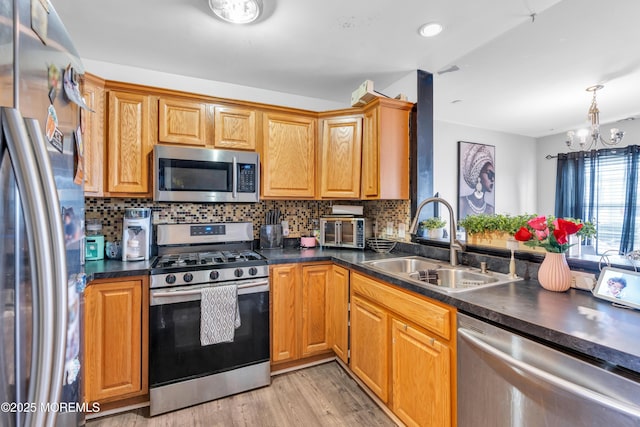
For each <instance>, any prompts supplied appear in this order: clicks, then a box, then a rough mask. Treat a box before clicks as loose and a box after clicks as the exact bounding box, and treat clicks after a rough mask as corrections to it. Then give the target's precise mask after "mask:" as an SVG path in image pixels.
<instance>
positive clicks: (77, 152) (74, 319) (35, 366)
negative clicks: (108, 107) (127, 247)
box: [0, 0, 86, 427]
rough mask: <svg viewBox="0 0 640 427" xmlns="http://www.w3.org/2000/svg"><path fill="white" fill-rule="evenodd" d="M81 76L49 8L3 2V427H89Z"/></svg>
mask: <svg viewBox="0 0 640 427" xmlns="http://www.w3.org/2000/svg"><path fill="white" fill-rule="evenodd" d="M82 73H83V67H82V63H81V61H80V59H79V56H78V54H77V53H76V51H75V49H74V47H73V45H72V43H71V40H70V39H69V36H68V34H67V32H66V29H65V28H64V25H63V24H62V22H60V19H59V18H58V16H57V14H56V12H55V10H54V7H53V6H52V5H51V4H50V3H49V2H48V1H47V0H0V107H1V109H0V116H1V121H2V132H1V133H0V203H1V204H0V405H2V407H1V408H0V426H7V427H12V426H76V425H79V424H83V423H84V416H83V410H84V409H86V408H85V407H83V405H82V402H81V399H82V386H81V384H82V367H81V364H80V361H81V355H80V350H81V348H82V346H81V333H80V332H81V331H80V319H81V316H80V304H81V302H82V292H83V290H84V285H85V278H84V277H85V276H84V269H83V259H82V257H83V237H84V221H83V218H84V199H83V178H82V164H83V162H82V140H81V136H82V135H81V129H80V125H81V111H82V110H83V108H81V105H83V102H82V100H81V99H80V95H79V90H78V84H77V80H78V76H79V75H81V74H82ZM82 113H84V111H83V112H82Z"/></svg>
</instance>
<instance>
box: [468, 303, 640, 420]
mask: <svg viewBox="0 0 640 427" xmlns="http://www.w3.org/2000/svg"><path fill="white" fill-rule="evenodd" d="M457 344H458V426H459V427H469V426H473V427H496V426H500V427H508V426H514V427H515V426H517V427H520V426H522V427H526V426H530V427H538V426H549V427H563V426H567V427H569V426H571V427H576V426H580V427H583V426H598V427H602V426H612V427H613V426H616V427H621V426H636V427H637V426H639V425H640V383H639V382H638V381H639V379H640V376H638V377H637V378H634V375H633V374H632V373H628V372H622V371H621V370H620V369H617V368H615V367H611V366H604V365H603V366H598V365H597V364H595V363H590V362H587V361H584V360H581V359H578V358H576V357H574V356H572V355H569V354H566V353H563V352H561V351H558V350H555V349H552V348H551V347H548V346H545V345H542V344H540V343H537V342H535V341H532V340H530V339H527V338H524V337H522V336H520V335H517V334H514V333H512V332H509V331H507V330H505V329H502V328H498V327H496V326H493V325H490V324H489V323H486V322H483V321H480V320H477V319H475V318H472V317H470V316H466V315H464V314H458V338H457Z"/></svg>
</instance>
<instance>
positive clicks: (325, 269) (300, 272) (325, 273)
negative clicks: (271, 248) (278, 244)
mask: <svg viewBox="0 0 640 427" xmlns="http://www.w3.org/2000/svg"><path fill="white" fill-rule="evenodd" d="M331 267H332V266H331V264H330V263H319V264H281V265H274V266H271V267H270V277H271V364H272V365H276V364H278V363H283V362H294V361H297V360H300V359H304V358H308V357H312V356H316V355H322V354H330V352H331V347H330V345H329V335H328V323H327V301H326V299H327V287H328V285H329V279H330V272H331Z"/></svg>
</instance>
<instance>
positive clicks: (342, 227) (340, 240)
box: [320, 217, 373, 249]
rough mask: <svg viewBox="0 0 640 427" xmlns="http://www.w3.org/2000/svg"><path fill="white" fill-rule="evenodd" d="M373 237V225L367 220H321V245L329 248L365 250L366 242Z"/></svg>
mask: <svg viewBox="0 0 640 427" xmlns="http://www.w3.org/2000/svg"><path fill="white" fill-rule="evenodd" d="M372 235H373V225H372V223H371V221H369V220H368V219H366V218H352V217H323V218H320V245H321V246H323V247H324V246H329V247H340V248H352V249H364V247H365V245H366V240H367V239H368V238H369V237H371V236H372Z"/></svg>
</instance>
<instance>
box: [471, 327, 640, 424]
mask: <svg viewBox="0 0 640 427" xmlns="http://www.w3.org/2000/svg"><path fill="white" fill-rule="evenodd" d="M458 336H459V337H461V338H462V339H463V340H465V341H467V342H468V343H469V344H470V345H471V346H472V347H475V348H477V349H479V350H480V351H482V352H485V353H487V354H489V355H490V356H492V357H495V358H496V359H498V360H499V361H500V362H502V363H504V364H505V365H507V366H508V367H509V368H510V369H512V370H517V371H520V372H522V374H523V375H524V376H525V377H529V378H532V379H535V380H537V381H539V382H542V383H545V384H550V385H552V386H555V387H557V388H559V389H561V390H563V391H565V392H567V393H569V394H570V395H576V396H579V397H580V398H582V399H586V400H588V401H590V402H594V403H596V404H599V405H603V406H606V407H608V408H610V409H612V410H613V411H616V412H620V413H624V414H628V415H630V416H632V417H638V415H639V414H640V408H638V407H637V406H635V405H632V404H628V403H625V402H622V401H620V400H616V399H614V398H612V397H609V396H607V395H605V394H602V393H599V392H597V391H594V390H591V389H588V388H586V387H583V386H580V385H578V384H575V383H573V382H571V381H568V380H566V379H564V378H561V377H558V376H556V375H553V374H551V373H549V372H547V371H545V370H543V369H540V368H538V367H536V366H533V365H531V364H529V363H526V362H524V361H522V360H518V359H516V358H515V357H513V356H511V355H509V354H507V353H504V352H503V351H501V350H499V349H497V348H495V347H494V346H492V345H491V344H488V343H486V342H485V341H484V340H483V339H482V338H480V337H478V336H477V335H476V334H475V333H474V332H473V331H471V330H470V329H464V328H460V329H458Z"/></svg>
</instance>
